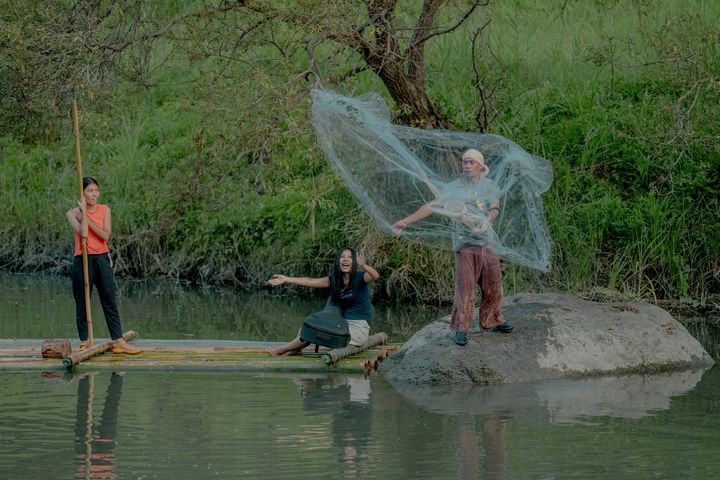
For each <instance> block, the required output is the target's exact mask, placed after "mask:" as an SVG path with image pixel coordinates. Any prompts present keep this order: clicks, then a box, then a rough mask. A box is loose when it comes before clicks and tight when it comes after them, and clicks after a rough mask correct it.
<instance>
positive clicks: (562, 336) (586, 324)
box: [380, 293, 713, 384]
mask: <svg viewBox="0 0 720 480" xmlns="http://www.w3.org/2000/svg"><path fill="white" fill-rule="evenodd" d="M503 315H504V317H505V320H506V321H508V322H510V323H512V324H513V326H514V327H515V328H514V330H513V332H512V333H510V334H503V333H499V332H494V331H485V330H482V329H479V328H478V326H477V319H476V320H475V325H474V327H473V328H471V329H470V332H468V340H469V341H468V344H467V345H465V346H463V347H461V346H458V345H455V344H454V343H453V341H452V338H451V337H452V334H453V332H452V331H451V330H450V325H449V317H445V318H442V319H440V320H438V321H436V322H433V323H431V324H429V325H427V326H425V327H424V328H423V329H421V330H420V331H418V332H417V333H415V335H413V336H412V338H410V340H408V341H407V342H406V343H405V344H404V345H403V346H402V348H401V349H400V350H398V352H397V353H396V354H395V355H393V356H392V357H391V358H389V359H387V360H385V361H384V362H383V363H382V364H381V367H380V371H381V372H382V373H383V374H385V375H386V377H387V378H388V379H389V380H390V381H391V382H395V383H397V382H410V383H429V384H433V383H437V384H470V383H476V384H502V383H517V382H528V381H534V380H545V379H550V378H562V377H581V376H589V375H600V374H622V373H650V372H662V371H671V370H675V369H680V368H685V367H696V366H708V365H712V364H713V360H712V358H711V357H710V355H709V354H708V353H707V352H706V351H705V349H704V348H703V347H702V346H701V345H700V343H699V342H698V341H697V340H696V339H695V338H693V336H692V335H690V334H689V333H688V331H687V330H686V329H685V327H683V326H682V325H681V324H680V323H679V322H678V321H677V320H675V319H674V318H673V317H672V316H671V315H670V314H669V313H668V312H666V311H665V310H663V309H661V308H660V307H657V306H655V305H651V304H648V303H631V304H628V303H598V302H591V301H587V300H582V299H580V298H577V297H574V296H572V295H564V294H556V293H542V294H518V295H513V296H511V297H507V298H506V299H505V301H504V302H503Z"/></svg>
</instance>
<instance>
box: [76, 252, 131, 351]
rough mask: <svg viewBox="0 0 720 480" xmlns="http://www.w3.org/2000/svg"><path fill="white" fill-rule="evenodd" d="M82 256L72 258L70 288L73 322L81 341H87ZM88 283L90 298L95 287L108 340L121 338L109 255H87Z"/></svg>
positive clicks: (120, 326)
mask: <svg viewBox="0 0 720 480" xmlns="http://www.w3.org/2000/svg"><path fill="white" fill-rule="evenodd" d="M82 263H83V262H82V255H77V256H76V257H74V258H73V264H72V286H73V296H74V297H75V322H76V323H77V330H78V335H79V336H80V340H81V341H83V342H84V341H85V340H87V339H88V328H87V320H86V317H85V285H84V281H83V266H82ZM88 281H89V282H90V296H92V289H93V285H94V286H95V287H97V291H98V295H99V296H100V304H101V305H102V309H103V313H104V314H105V322H106V323H107V326H108V330H110V338H112V339H113V340H117V339H118V338H122V325H121V324H120V315H119V314H118V309H117V302H116V300H115V280H114V279H113V271H112V267H111V266H110V255H108V254H107V253H102V254H100V255H88Z"/></svg>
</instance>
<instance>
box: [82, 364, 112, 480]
mask: <svg viewBox="0 0 720 480" xmlns="http://www.w3.org/2000/svg"><path fill="white" fill-rule="evenodd" d="M96 376H97V377H98V378H99V380H102V379H104V378H106V375H99V374H98V372H89V373H87V374H83V375H81V376H80V378H79V381H78V387H77V406H76V410H75V411H76V415H75V460H76V464H77V471H76V474H75V477H76V478H83V479H92V480H101V479H102V480H108V479H114V478H116V470H115V469H116V459H115V447H116V437H117V425H118V408H119V406H120V397H121V396H122V385H123V376H122V374H119V373H116V372H113V373H112V374H111V375H110V380H109V382H108V385H107V388H106V391H105V397H104V399H103V401H104V403H103V409H102V415H101V416H100V419H99V421H96V419H95V417H94V408H95V405H94V404H95V400H96V399H95V387H96V385H95V383H96V382H95V378H96Z"/></svg>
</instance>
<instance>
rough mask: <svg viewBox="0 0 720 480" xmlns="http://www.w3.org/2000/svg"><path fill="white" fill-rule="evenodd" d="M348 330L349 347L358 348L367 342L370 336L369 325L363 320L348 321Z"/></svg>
mask: <svg viewBox="0 0 720 480" xmlns="http://www.w3.org/2000/svg"><path fill="white" fill-rule="evenodd" d="M347 322H348V329H349V330H350V345H354V346H356V347H359V346H360V345H363V344H364V343H365V342H367V340H368V337H369V336H370V325H368V322H366V321H365V320H348V321H347Z"/></svg>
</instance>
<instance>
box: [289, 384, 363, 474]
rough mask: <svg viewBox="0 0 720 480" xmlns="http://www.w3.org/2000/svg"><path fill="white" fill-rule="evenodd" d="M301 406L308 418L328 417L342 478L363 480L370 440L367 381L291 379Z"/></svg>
mask: <svg viewBox="0 0 720 480" xmlns="http://www.w3.org/2000/svg"><path fill="white" fill-rule="evenodd" d="M292 381H293V383H295V385H297V386H298V388H299V389H300V397H301V398H302V406H303V409H304V410H305V412H307V413H308V414H310V415H327V414H329V415H331V416H332V419H331V421H330V430H331V438H332V443H333V445H334V446H335V447H337V451H338V455H339V458H338V461H339V462H340V463H341V464H342V465H344V467H345V468H344V475H345V477H350V478H364V477H365V476H366V475H367V473H368V466H367V464H366V462H365V460H366V459H367V458H368V453H367V450H368V447H369V445H370V440H371V438H372V392H371V388H370V380H369V379H368V378H362V377H360V378H356V377H336V376H334V375H330V376H304V377H295V378H293V380H292Z"/></svg>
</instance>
